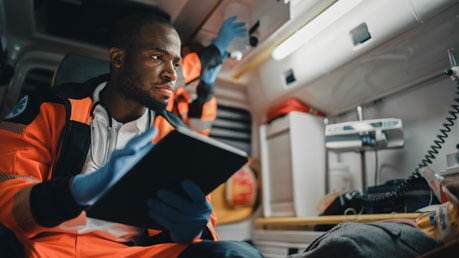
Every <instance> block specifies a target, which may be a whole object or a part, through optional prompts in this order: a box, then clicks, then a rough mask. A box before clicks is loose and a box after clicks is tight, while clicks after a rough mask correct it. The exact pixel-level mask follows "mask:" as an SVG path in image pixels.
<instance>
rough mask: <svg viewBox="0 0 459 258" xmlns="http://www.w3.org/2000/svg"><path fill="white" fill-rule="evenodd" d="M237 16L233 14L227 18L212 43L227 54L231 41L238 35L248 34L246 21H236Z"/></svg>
mask: <svg viewBox="0 0 459 258" xmlns="http://www.w3.org/2000/svg"><path fill="white" fill-rule="evenodd" d="M236 19H237V17H236V16H231V17H229V18H227V19H226V20H225V21H224V22H223V25H222V27H221V28H220V30H219V31H218V35H217V38H215V39H214V40H213V41H212V43H213V44H214V45H215V46H216V47H217V48H218V50H220V54H221V55H222V57H223V56H226V55H225V52H226V49H227V48H228V46H229V45H230V44H231V41H232V40H233V39H234V38H236V37H244V36H246V35H247V29H246V28H245V22H236Z"/></svg>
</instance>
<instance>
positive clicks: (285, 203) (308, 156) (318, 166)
mask: <svg viewBox="0 0 459 258" xmlns="http://www.w3.org/2000/svg"><path fill="white" fill-rule="evenodd" d="M260 147H261V162H262V183H263V195H262V196H263V213H264V216H265V217H271V216H273V217H278V216H300V217H302V216H316V215H317V212H316V210H315V207H316V204H317V202H318V201H319V199H320V198H322V197H323V196H324V194H325V181H324V178H325V148H324V124H323V120H322V118H321V117H318V116H314V115H310V114H307V113H302V112H290V113H289V114H288V115H286V116H284V117H281V118H277V119H275V120H274V121H272V122H271V123H269V124H264V125H262V126H261V127H260Z"/></svg>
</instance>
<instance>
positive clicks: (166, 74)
mask: <svg viewBox="0 0 459 258" xmlns="http://www.w3.org/2000/svg"><path fill="white" fill-rule="evenodd" d="M161 76H162V77H163V79H167V80H168V81H171V82H172V81H176V80H177V70H176V69H175V64H173V63H172V62H167V63H166V64H165V65H164V70H163V71H162V74H161Z"/></svg>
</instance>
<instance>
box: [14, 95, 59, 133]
mask: <svg viewBox="0 0 459 258" xmlns="http://www.w3.org/2000/svg"><path fill="white" fill-rule="evenodd" d="M44 102H51V103H63V101H62V100H61V99H60V98H59V97H58V96H56V95H55V94H54V92H53V91H52V90H51V89H39V90H34V91H32V92H31V93H30V94H27V95H25V96H24V97H22V98H21V99H20V100H19V101H18V102H17V103H16V105H15V106H14V108H13V109H12V110H11V111H10V113H9V114H8V115H7V116H6V117H5V121H9V122H13V123H19V124H26V125H27V124H30V123H31V122H32V121H33V120H34V119H35V117H36V116H37V115H38V112H39V111H40V106H41V104H42V103H44Z"/></svg>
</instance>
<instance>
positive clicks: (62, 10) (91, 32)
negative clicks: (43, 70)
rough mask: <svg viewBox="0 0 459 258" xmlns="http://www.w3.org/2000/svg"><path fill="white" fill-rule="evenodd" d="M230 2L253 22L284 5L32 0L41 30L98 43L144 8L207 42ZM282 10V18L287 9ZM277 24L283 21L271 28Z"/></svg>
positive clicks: (215, 0) (262, 1)
mask: <svg viewBox="0 0 459 258" xmlns="http://www.w3.org/2000/svg"><path fill="white" fill-rule="evenodd" d="M314 1H316V0H314ZM229 3H238V4H240V6H241V7H242V9H243V10H240V11H241V12H246V13H247V14H248V16H249V18H250V20H249V21H247V22H248V23H254V22H255V20H256V19H258V18H260V17H261V16H262V13H260V12H269V10H270V8H271V7H272V6H276V5H277V6H287V5H286V4H285V3H284V2H283V1H278V0H199V1H197V0H194V1H191V0H35V1H34V7H33V8H34V12H35V23H36V24H37V25H38V26H37V29H38V30H41V32H42V33H45V34H50V35H52V36H57V37H62V38H66V39H72V40H78V41H83V42H85V43H90V44H96V45H98V46H106V45H107V38H108V32H109V29H110V27H111V26H112V25H113V23H114V21H115V20H116V19H117V17H119V16H121V15H124V14H127V13H132V12H136V11H146V10H149V11H153V12H156V13H158V14H159V15H163V16H165V17H167V18H170V20H171V21H172V23H173V24H174V25H175V27H176V28H177V30H178V31H179V33H180V35H181V36H182V40H183V42H184V43H188V42H192V41H198V42H200V43H203V44H207V43H208V42H209V41H210V40H211V39H212V38H214V37H215V36H216V35H217V33H218V29H219V27H220V25H221V24H222V23H223V20H224V18H225V17H224V15H225V13H224V12H225V7H226V6H227V5H228V4H229ZM284 9H285V7H284ZM277 13H278V12H277ZM283 13H285V15H284V16H286V17H285V18H282V20H283V22H285V21H286V20H287V19H288V18H289V17H288V12H285V11H284V12H283ZM252 20H253V21H252ZM251 25H253V24H250V26H251ZM280 25H282V22H280V23H278V24H276V25H275V26H276V28H274V29H277V28H278V27H280ZM274 29H273V30H274Z"/></svg>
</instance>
